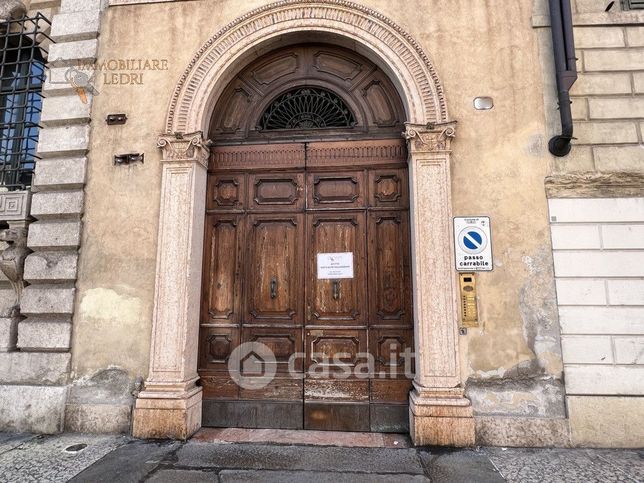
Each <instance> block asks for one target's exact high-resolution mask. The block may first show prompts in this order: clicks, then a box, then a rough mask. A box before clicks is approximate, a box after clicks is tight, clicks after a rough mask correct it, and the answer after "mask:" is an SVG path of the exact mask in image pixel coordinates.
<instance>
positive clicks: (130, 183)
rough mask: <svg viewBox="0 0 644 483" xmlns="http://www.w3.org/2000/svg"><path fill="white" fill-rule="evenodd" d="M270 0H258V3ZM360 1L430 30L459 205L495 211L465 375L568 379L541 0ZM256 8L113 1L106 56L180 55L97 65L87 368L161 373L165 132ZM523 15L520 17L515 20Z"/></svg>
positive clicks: (77, 337) (507, 406)
mask: <svg viewBox="0 0 644 483" xmlns="http://www.w3.org/2000/svg"><path fill="white" fill-rule="evenodd" d="M266 3H269V2H263V1H251V2H246V3H245V4H244V7H243V10H244V12H245V11H249V10H251V9H253V8H255V7H257V6H260V5H263V4H266ZM360 3H363V4H365V5H368V6H369V7H371V8H374V9H376V10H378V11H380V12H382V13H383V14H384V15H387V16H388V17H390V18H392V19H393V20H394V21H395V22H397V23H399V24H400V25H401V26H402V27H403V28H404V29H406V30H407V31H408V32H409V33H410V34H411V35H412V36H414V38H416V39H417V40H418V41H419V42H420V43H421V45H422V48H423V49H424V50H425V51H426V52H428V53H429V55H430V56H431V57H432V59H433V61H434V64H435V65H436V68H437V70H438V72H439V75H440V77H441V81H442V83H443V85H444V88H445V91H446V97H447V100H448V108H449V110H450V118H452V119H455V120H457V121H458V123H459V126H458V138H457V141H456V142H455V143H454V144H453V151H454V154H453V160H454V161H453V163H454V164H453V166H454V167H453V173H452V176H453V197H454V211H455V213H454V214H455V215H467V214H470V215H471V214H489V215H490V216H491V217H492V220H493V236H494V240H493V242H494V248H495V255H496V261H497V266H496V268H495V271H494V272H492V273H489V274H482V275H479V276H478V281H479V290H480V292H479V293H480V311H481V321H482V326H481V328H480V329H473V330H470V332H469V334H468V335H467V336H463V337H461V338H460V344H461V345H462V354H463V356H462V357H463V360H462V361H461V362H462V363H461V367H462V373H463V374H462V375H463V377H464V378H465V379H469V380H470V382H471V385H472V388H473V389H472V391H471V392H472V394H475V393H476V388H477V387H482V386H483V385H484V383H485V382H486V381H494V382H493V386H494V387H495V388H499V389H498V394H497V395H496V396H495V397H497V399H498V401H499V403H498V405H499V408H503V409H500V410H499V411H507V412H508V413H513V411H514V409H513V407H512V404H511V403H510V402H507V401H509V400H511V398H509V399H508V398H506V397H505V395H504V394H505V392H506V389H505V387H504V386H503V384H502V382H503V380H509V381H510V382H509V383H508V385H507V391H512V390H513V389H512V388H513V387H516V386H517V384H518V383H516V382H515V380H517V379H519V380H522V378H523V379H525V378H528V379H529V380H530V381H531V384H532V385H534V384H536V383H535V381H544V382H543V387H549V386H552V387H556V386H557V382H556V380H557V378H558V377H560V374H561V362H560V351H559V348H558V338H557V331H558V322H557V315H556V311H555V307H554V303H553V300H554V285H553V282H552V268H551V267H552V261H551V259H550V255H549V253H550V248H549V247H550V245H549V243H550V242H549V235H548V230H547V211H546V201H545V195H544V192H543V178H544V177H545V175H546V174H547V169H548V161H549V155H548V154H547V151H546V149H545V139H546V133H545V121H544V112H543V110H544V108H543V88H542V85H541V72H540V70H541V68H540V59H539V54H538V50H537V44H536V41H535V38H534V31H533V30H532V28H531V25H530V18H531V14H532V7H531V6H530V5H527V4H525V3H524V2H514V3H511V4H508V3H507V2H501V1H500V0H498V1H489V2H487V4H486V6H485V8H477V9H472V6H471V2H469V1H466V0H455V1H452V2H449V5H448V4H444V3H442V2H435V4H433V5H432V8H431V9H430V8H427V3H426V2H421V1H412V2H406V3H405V8H397V7H396V6H394V5H392V4H391V3H390V2H386V1H384V0H379V1H371V2H360ZM242 13H243V12H242V11H241V10H240V7H239V4H238V3H237V2H233V1H223V2H222V1H217V2H215V1H208V0H203V1H195V2H178V3H172V2H170V3H160V4H153V5H133V6H121V7H113V8H110V9H108V11H107V13H106V15H105V17H104V22H105V23H104V26H105V28H104V30H103V32H102V39H103V40H104V41H103V42H102V43H101V46H100V50H99V63H100V62H102V61H107V60H109V59H144V60H145V59H167V60H168V64H167V65H168V70H167V71H145V72H144V77H143V84H142V85H139V84H134V85H133V84H128V85H118V84H117V85H114V84H111V83H109V78H108V79H106V78H105V77H104V76H103V73H100V72H99V73H98V75H97V76H96V89H97V90H98V92H99V94H98V95H97V96H95V100H94V108H93V109H94V111H93V117H94V119H97V120H99V121H98V122H95V123H93V128H92V141H91V146H90V155H89V159H90V161H89V167H88V185H87V198H86V215H85V217H84V223H85V230H84V232H83V240H82V246H83V251H82V254H81V260H80V269H79V273H80V278H79V284H78V292H79V293H78V297H77V309H78V310H77V314H76V317H75V321H74V324H75V325H74V327H75V329H74V341H73V344H74V359H73V361H72V366H73V371H74V374H75V377H77V378H82V377H85V376H88V375H91V374H94V373H95V371H98V370H101V369H104V368H107V367H109V366H110V365H111V364H113V363H115V362H117V361H118V364H119V367H121V368H122V369H124V370H126V371H127V374H128V377H129V379H130V381H133V380H134V379H135V378H137V377H139V376H145V375H146V373H147V370H148V360H149V353H148V351H149V338H150V330H151V319H152V297H153V291H154V279H155V254H156V235H157V233H156V231H157V220H158V199H159V189H160V173H161V171H160V163H159V161H160V153H159V152H158V150H157V149H156V146H155V142H156V138H157V135H158V134H159V133H160V132H162V130H163V128H164V126H163V123H164V120H165V114H166V109H167V102H168V101H169V99H170V96H171V93H172V90H173V88H174V85H175V83H176V82H177V80H178V79H179V77H180V76H181V74H182V72H183V70H184V69H185V67H186V65H187V64H188V62H189V60H190V59H191V58H192V56H193V54H194V52H195V51H196V50H197V49H198V48H199V47H200V46H201V45H202V43H203V42H204V41H205V40H206V39H207V38H208V37H209V36H210V35H212V34H213V33H214V32H215V31H217V30H218V29H219V28H221V26H223V25H225V24H226V23H228V22H229V21H231V20H233V19H234V18H235V17H237V16H239V15H241V14H242ZM509 16H510V17H512V18H515V19H520V21H517V22H513V23H512V24H509V23H508V22H507V18H508V17H509ZM141 17H145V18H146V19H147V20H146V22H140V21H139V19H140V18H141ZM170 26H171V27H172V28H170ZM151 39H153V41H152V40H151ZM178 46H180V48H178ZM454 52H458V56H455V55H454ZM106 81H108V82H106ZM479 95H488V96H492V97H494V99H495V108H494V109H493V110H492V111H487V112H482V111H475V110H474V109H473V106H472V100H473V98H474V97H476V96H479ZM138 106H141V107H138ZM116 112H125V113H127V115H128V118H129V119H128V122H127V124H126V125H124V126H107V125H105V123H104V122H101V121H100V120H102V119H104V118H105V116H106V115H107V114H109V113H116ZM121 152H144V153H145V155H146V159H145V163H144V164H138V165H133V166H129V167H124V166H123V167H117V166H114V165H113V163H112V156H113V154H116V153H121ZM137 193H138V194H139V196H136V194H137ZM544 247H545V248H544ZM544 301H545V302H544ZM533 392H534V390H533V389H531V388H527V389H524V390H523V393H525V394H533ZM495 394H496V393H495ZM557 394H559V393H557V392H556V391H553V392H552V393H551V394H550V396H549V398H550V399H549V400H551V401H552V402H549V403H548V404H547V406H546V407H545V409H542V410H540V413H539V415H540V416H545V417H548V416H559V415H560V414H561V407H562V404H559V405H557V404H556V403H555V402H554V401H555V400H556V398H557V397H558V395H557ZM521 397H523V398H524V400H525V398H528V396H521ZM474 401H475V410H477V411H479V410H480V411H482V412H486V413H487V412H489V411H492V410H491V409H490V402H489V400H488V399H480V398H478V397H474ZM521 404H523V405H524V406H526V405H527V406H530V404H532V403H529V402H523V403H520V402H518V403H517V405H518V406H519V407H521ZM535 404H537V403H536V402H535ZM519 412H521V411H519ZM528 412H529V410H528Z"/></svg>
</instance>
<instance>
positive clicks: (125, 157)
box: [114, 153, 145, 166]
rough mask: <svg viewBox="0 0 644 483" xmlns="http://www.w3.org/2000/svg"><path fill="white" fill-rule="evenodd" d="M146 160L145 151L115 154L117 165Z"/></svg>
mask: <svg viewBox="0 0 644 483" xmlns="http://www.w3.org/2000/svg"><path fill="white" fill-rule="evenodd" d="M144 160H145V154H143V153H127V154H115V155H114V164H115V165H116V166H122V165H124V164H132V163H143V162H144Z"/></svg>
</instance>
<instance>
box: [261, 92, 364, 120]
mask: <svg viewBox="0 0 644 483" xmlns="http://www.w3.org/2000/svg"><path fill="white" fill-rule="evenodd" d="M258 124H259V125H258V126H257V128H258V129H259V130H263V131H270V130H275V129H324V128H333V127H335V128H342V127H353V126H355V124H356V119H355V116H354V115H353V113H352V112H351V109H349V107H348V106H347V105H346V104H345V102H344V101H343V100H342V99H341V98H340V97H339V96H338V95H337V94H334V93H333V92H331V91H328V90H326V89H321V88H319V87H298V88H295V89H292V90H290V91H288V92H285V93H284V94H282V95H280V96H279V97H278V98H277V99H275V100H274V101H273V102H272V103H271V104H270V105H269V106H268V108H267V109H266V111H264V114H263V115H262V117H261V118H260V120H259V123H258Z"/></svg>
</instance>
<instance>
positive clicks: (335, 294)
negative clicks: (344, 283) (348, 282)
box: [333, 280, 340, 300]
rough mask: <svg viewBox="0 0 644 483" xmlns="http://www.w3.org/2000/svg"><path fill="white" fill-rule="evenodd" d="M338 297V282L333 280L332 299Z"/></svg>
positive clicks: (337, 298)
mask: <svg viewBox="0 0 644 483" xmlns="http://www.w3.org/2000/svg"><path fill="white" fill-rule="evenodd" d="M339 299H340V282H339V281H337V280H335V281H334V282H333V300H339Z"/></svg>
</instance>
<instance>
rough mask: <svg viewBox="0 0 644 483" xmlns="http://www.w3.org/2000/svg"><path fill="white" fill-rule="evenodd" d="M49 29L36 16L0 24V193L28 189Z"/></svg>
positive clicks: (48, 24)
mask: <svg viewBox="0 0 644 483" xmlns="http://www.w3.org/2000/svg"><path fill="white" fill-rule="evenodd" d="M50 27H51V23H50V22H49V20H47V18H46V17H44V16H43V15H42V14H37V15H36V16H35V17H23V18H20V19H15V20H9V21H7V22H2V23H0V49H1V50H0V189H4V190H9V191H12V190H23V189H26V188H28V187H30V186H31V179H32V177H33V171H34V167H35V163H36V159H37V156H36V145H37V143H38V130H39V128H40V126H39V122H40V113H41V111H42V85H43V83H44V80H45V59H44V56H45V55H46V54H47V53H46V52H45V51H44V50H43V49H42V48H41V45H42V44H43V43H49V42H51V39H50V38H49V37H48V36H47V35H46V34H45V32H47V31H49V28H50Z"/></svg>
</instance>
